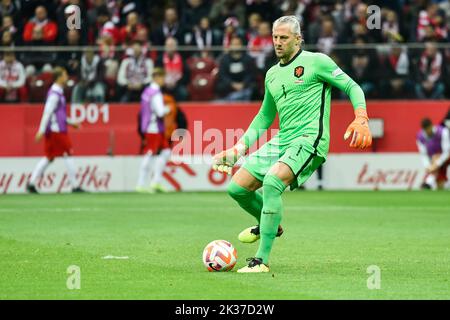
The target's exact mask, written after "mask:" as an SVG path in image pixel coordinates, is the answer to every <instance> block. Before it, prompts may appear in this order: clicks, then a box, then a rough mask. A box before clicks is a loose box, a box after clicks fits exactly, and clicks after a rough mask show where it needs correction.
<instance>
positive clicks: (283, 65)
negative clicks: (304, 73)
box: [280, 49, 302, 67]
mask: <svg viewBox="0 0 450 320" xmlns="http://www.w3.org/2000/svg"><path fill="white" fill-rule="evenodd" d="M300 53H302V49H300V50H298V52H297V53H296V54H295V56H293V57H292V59H291V60H289V61H288V62H287V63H281V61H280V67H286V66H288V65H290V64H291V62H292V61H294V60H295V59H297V57H298V56H299V55H300Z"/></svg>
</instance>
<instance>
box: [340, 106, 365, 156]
mask: <svg viewBox="0 0 450 320" xmlns="http://www.w3.org/2000/svg"><path fill="white" fill-rule="evenodd" d="M352 133H353V136H352V140H351V141H350V147H352V148H361V149H364V148H368V147H370V146H371V145H372V134H371V133H370V129H369V117H368V116H367V112H366V109H364V108H357V109H356V110H355V120H353V122H352V123H351V124H350V125H349V126H348V128H347V131H345V134H344V140H347V139H348V138H349V137H350V135H351V134H352Z"/></svg>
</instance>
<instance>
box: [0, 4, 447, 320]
mask: <svg viewBox="0 0 450 320" xmlns="http://www.w3.org/2000/svg"><path fill="white" fill-rule="evenodd" d="M372 4H374V5H377V6H379V7H380V8H381V11H380V14H381V16H380V18H381V20H380V29H373V30H369V29H368V28H366V26H367V20H368V18H369V15H368V14H367V6H368V5H372ZM39 5H44V6H45V8H46V11H47V13H48V17H49V19H50V20H51V21H54V22H55V24H54V25H52V26H51V27H49V28H48V30H47V32H48V34H47V36H46V40H45V41H44V40H42V39H41V40H36V39H34V40H33V39H32V40H30V38H33V31H32V30H33V26H31V27H29V28H31V29H28V33H27V36H26V37H25V38H27V39H28V41H26V40H25V39H24V32H25V30H26V29H27V23H28V22H30V21H31V22H32V19H33V16H34V14H35V9H36V8H37V7H38V6H39ZM70 5H77V6H79V7H80V8H81V10H80V12H81V28H80V29H79V30H76V31H75V32H72V31H73V30H72V31H71V32H69V30H68V29H67V24H66V22H67V19H69V18H70V17H73V16H72V14H73V7H71V8H70V7H69V6H70ZM169 7H170V8H171V9H169V13H168V12H167V8H169ZM67 8H69V9H67ZM449 8H450V1H425V0H421V1H419V0H418V1H412V0H410V1H408V0H398V1H360V0H342V1H314V0H300V1H289V0H274V1H250V0H249V1H237V0H217V1H207V0H203V1H201V0H197V1H195V0H189V1H187V0H180V1H128V0H123V1H114V0H92V1H77V0H70V1H51V0H49V1H33V0H31V1H25V0H23V1H18V0H16V1H14V0H11V1H8V0H2V1H1V2H0V15H1V18H2V19H1V20H2V28H1V31H0V33H1V41H2V45H1V47H0V48H1V50H2V51H3V52H8V53H10V52H11V51H13V52H15V57H16V60H17V61H19V62H20V63H21V64H22V66H23V70H22V68H20V67H17V68H18V69H17V70H19V71H18V72H17V73H15V74H13V77H12V78H11V79H10V80H12V81H18V82H19V83H20V82H21V81H23V84H22V88H23V89H20V90H10V91H8V92H5V90H0V96H1V97H0V99H1V103H0V271H1V272H0V288H1V289H0V299H246V300H249V299H250V300H254V299H449V297H450V292H449V286H448V281H449V279H450V270H449V265H450V256H449V254H448V253H449V238H448V230H449V228H450V220H449V216H448V213H449V211H450V209H449V201H448V191H444V192H430V191H417V192H415V191H410V190H411V189H413V190H414V189H418V188H419V186H420V184H421V182H422V180H423V178H424V175H425V170H424V168H423V167H422V164H421V161H420V157H419V155H418V153H417V150H416V145H415V136H416V132H417V131H418V130H419V128H420V120H421V119H422V118H423V117H425V116H428V117H430V118H431V119H432V120H433V122H434V123H435V124H437V123H440V122H441V121H442V120H443V118H444V117H445V116H446V114H447V111H448V108H449V107H450V101H449V100H448V99H449V98H450V95H449V90H450V86H449V76H448V71H449V70H448V68H449V66H450V63H449V58H450V47H449V44H448V42H449V41H448V40H449V34H448V30H449V21H450V20H449V19H450V9H449ZM41 11H42V10H41ZM174 12H176V13H177V14H176V15H174ZM254 13H257V15H255V14H254ZM41 14H42V12H41ZM130 14H131V17H133V15H134V16H135V17H136V16H137V17H138V20H139V25H138V26H136V27H135V28H133V29H134V30H135V32H134V31H133V32H132V34H128V32H127V28H126V26H125V24H126V21H127V16H129V15H130ZM283 14H295V15H297V16H298V17H299V18H300V19H301V21H302V29H303V35H304V39H305V48H306V49H308V50H313V51H323V52H326V53H328V54H330V55H331V56H332V57H333V58H334V59H335V60H336V61H337V62H338V63H339V65H340V66H342V68H343V69H344V70H345V71H346V72H348V73H349V74H350V75H351V76H352V77H354V79H355V80H356V81H357V82H358V83H359V84H360V85H361V86H362V88H363V89H364V90H365V93H366V95H367V98H368V110H369V116H370V117H371V119H372V121H371V124H372V125H374V126H375V127H373V132H374V134H376V136H377V138H376V139H375V143H374V146H373V147H372V149H371V150H365V151H354V150H350V148H349V147H348V145H347V143H345V142H344V141H343V140H342V136H343V133H344V130H345V127H346V125H348V124H349V123H350V122H351V121H352V120H353V115H352V108H351V105H350V103H349V101H348V100H347V98H346V97H343V96H342V95H341V94H340V93H339V92H334V93H333V103H332V111H331V112H332V116H331V146H330V148H331V153H330V157H329V159H328V161H327V163H326V164H325V166H324V187H325V188H324V189H325V190H324V191H322V192H316V191H315V188H316V176H313V177H312V178H311V180H310V181H309V182H308V183H307V191H306V192H302V191H298V192H297V191H295V192H286V194H285V195H284V196H283V202H284V205H285V210H286V212H285V214H284V218H283V227H284V228H285V233H284V235H283V237H281V238H279V239H277V241H276V243H275V248H274V250H273V254H272V258H271V259H272V260H271V273H270V274H269V275H267V276H264V275H260V276H261V277H259V275H256V276H258V279H257V280H256V281H255V280H254V279H243V278H242V277H240V275H238V274H237V273H236V272H227V273H208V272H207V271H206V269H205V268H204V266H203V263H202V261H201V260H202V259H201V255H202V250H203V248H204V246H205V245H206V244H207V243H209V242H210V241H211V240H214V239H226V240H229V241H231V242H232V243H233V245H234V246H235V247H236V249H237V252H238V265H237V266H238V267H240V266H241V265H243V264H244V263H245V262H244V259H245V258H246V257H249V256H251V255H252V254H254V249H255V247H254V246H251V245H244V244H241V243H239V242H238V241H237V239H236V236H237V234H238V233H239V232H240V231H241V230H242V229H243V228H244V227H247V226H249V225H250V224H251V223H254V221H252V220H251V218H250V217H249V216H248V215H246V214H244V213H243V212H242V210H241V209H240V208H239V207H238V206H237V205H236V204H235V203H233V201H232V200H231V199H230V198H229V197H228V196H227V195H226V193H224V192H204V191H221V190H224V189H225V188H226V184H227V181H228V179H229V177H227V176H225V175H222V174H219V173H215V172H213V171H212V170H211V168H210V166H209V165H208V164H207V163H206V162H207V160H208V159H209V154H207V155H206V160H205V159H204V158H202V157H201V156H202V155H203V154H202V152H203V151H204V147H207V145H208V143H209V142H210V141H208V140H207V139H199V135H200V136H203V134H206V133H207V132H208V130H215V131H209V132H210V133H211V132H215V133H216V134H217V133H220V134H222V135H224V134H226V131H227V129H245V128H246V126H247V125H248V123H249V121H250V119H251V118H252V117H253V116H254V114H255V113H256V112H257V110H258V107H259V103H260V98H261V96H262V94H263V92H262V91H261V89H262V85H261V84H262V83H263V75H264V70H265V69H267V68H268V66H270V64H271V63H272V62H273V61H274V60H273V59H274V57H273V55H272V54H273V51H271V50H270V48H271V46H272V45H271V43H270V41H271V40H270V37H266V36H262V37H258V32H257V31H256V29H255V28H256V27H257V25H258V24H259V22H258V21H259V20H262V21H269V22H271V21H273V20H274V19H275V18H277V17H278V16H280V15H283ZM167 15H168V16H169V17H168V19H169V20H172V21H178V22H179V24H178V29H177V30H178V31H177V32H176V34H175V38H177V41H178V48H177V50H178V51H179V53H180V55H179V56H178V57H179V58H180V59H181V61H182V62H183V64H182V65H183V67H182V68H181V69H180V64H176V66H173V65H166V64H165V63H164V55H163V54H164V53H167V52H168V51H170V50H172V51H173V46H174V41H171V43H170V41H169V46H167V44H166V43H165V41H164V39H165V37H164V30H166V31H167V29H165V28H164V27H163V26H164V25H163V22H164V19H165V17H166V18H167ZM258 16H259V17H260V18H258ZM7 17H11V18H7ZM175 17H176V18H175ZM202 17H209V18H210V26H211V30H210V31H211V32H209V31H208V32H204V33H203V35H205V36H204V40H203V42H202V40H200V38H199V37H197V36H198V33H196V32H195V29H193V28H194V26H195V25H196V24H197V23H199V21H200V20H201V18H202ZM250 17H252V18H250ZM130 19H131V20H133V19H134V18H130ZM203 20H205V19H203ZM249 20H251V24H250V23H249ZM203 23H204V24H206V25H207V23H206V22H203ZM237 23H238V26H237ZM225 24H226V25H227V26H225ZM262 29H263V30H262V31H263V32H264V28H262ZM266 29H267V28H266ZM225 30H228V32H230V33H231V34H234V33H236V34H237V35H238V36H239V37H240V38H241V39H242V44H243V47H242V52H247V53H248V54H249V55H250V59H251V60H249V59H248V58H246V59H247V60H245V61H246V64H245V66H246V67H249V68H251V70H252V71H251V72H250V71H248V69H247V68H245V69H244V72H243V73H242V74H240V75H239V76H250V80H249V81H248V82H246V88H247V86H248V87H249V88H251V89H252V90H253V91H252V92H251V95H250V96H248V92H246V94H247V95H244V96H245V97H246V99H247V100H248V101H224V100H225V97H226V95H225V93H224V90H225V89H226V88H223V87H220V86H217V85H218V84H224V83H225V81H224V80H223V79H224V78H221V72H220V65H221V61H223V57H224V56H225V55H226V54H227V52H228V51H229V50H230V48H229V40H230V39H231V37H230V36H229V35H228V36H225V37H224V34H225V33H226V31H225ZM25 33H26V32H25ZM37 33H39V32H37ZM206 34H210V36H206ZM256 39H258V40H257V41H256ZM134 40H138V41H139V42H140V43H141V44H142V46H143V48H144V55H145V56H146V57H148V58H149V59H151V61H152V62H153V64H154V66H158V65H159V66H163V67H166V70H167V71H171V72H173V75H174V77H173V78H172V79H168V80H172V83H175V82H176V85H175V86H174V90H175V91H174V92H173V93H174V94H175V95H176V96H177V100H178V102H179V106H180V108H181V110H183V111H184V112H185V113H186V117H187V120H188V129H189V130H190V132H191V134H192V137H194V138H193V140H191V141H187V140H184V141H183V142H184V143H187V144H188V145H190V146H191V147H192V148H191V149H190V152H187V154H185V155H183V156H181V157H179V156H176V157H173V158H172V161H171V162H170V163H169V164H168V166H167V169H166V171H165V173H164V179H165V180H164V184H165V186H166V187H167V188H168V189H170V190H183V191H186V192H170V193H168V194H152V195H149V194H138V193H134V192H129V191H133V190H134V187H135V185H136V180H137V171H138V168H139V163H140V161H141V156H140V155H139V136H138V134H137V130H136V129H137V124H136V120H137V112H138V108H139V102H138V101H133V100H135V99H136V98H135V97H133V96H132V95H131V97H128V95H127V94H126V92H125V91H123V88H121V86H120V84H119V83H118V82H119V81H118V73H119V69H120V64H121V63H122V62H123V61H124V60H125V59H126V58H127V57H128V56H129V55H131V54H132V51H131V50H130V48H132V47H133V44H134V43H135V42H133V41H134ZM189 40H190V41H189ZM170 47H172V49H170ZM263 47H264V48H266V49H267V48H268V50H265V49H263ZM426 47H427V48H428V49H427V50H428V51H427V52H428V53H430V52H431V53H432V54H430V57H431V58H427V57H426V55H424V52H425V49H426ZM434 48H437V50H435V49H434ZM235 49H236V48H235ZM236 50H237V49H236ZM89 51H93V52H95V53H96V54H97V55H98V57H99V61H100V63H101V65H102V68H99V69H100V71H99V76H98V77H95V83H100V84H101V85H100V89H99V90H100V92H103V94H99V95H98V96H95V95H94V96H91V97H90V98H89V99H88V98H86V97H83V98H81V100H82V101H76V99H74V96H73V92H74V90H75V87H76V85H77V84H78V83H80V77H81V74H80V70H79V69H80V67H81V59H82V56H83V55H84V54H88V53H87V52H89ZM251 61H256V62H255V65H254V66H253V65H252V63H251ZM166 62H167V60H166ZM429 62H431V64H429ZM55 65H65V66H66V67H68V69H69V71H70V73H71V75H70V76H71V81H70V82H69V84H68V87H67V88H66V92H65V93H66V96H67V99H68V101H74V100H75V101H74V103H71V108H70V112H69V114H70V115H71V117H72V118H74V119H76V120H81V121H82V128H81V129H80V130H72V129H70V136H71V138H72V140H73V144H74V149H75V161H76V165H77V169H78V176H77V179H78V180H79V182H80V183H81V185H82V187H83V188H85V189H86V190H88V191H91V192H90V193H87V194H69V192H70V187H69V184H68V181H67V175H66V171H65V167H64V165H63V163H62V161H61V160H57V161H55V163H54V164H52V166H51V167H50V168H49V169H48V171H47V172H46V174H45V177H44V178H43V179H42V180H41V181H40V183H39V185H38V187H39V190H40V191H42V192H43V193H45V194H40V195H29V194H21V193H25V190H26V189H25V186H26V183H27V180H28V179H29V177H30V174H31V170H32V169H33V167H34V165H35V164H36V162H37V160H38V157H40V156H42V150H43V145H42V143H41V144H35V143H34V142H33V137H34V135H35V132H36V130H37V128H38V125H39V119H40V116H41V114H42V110H43V105H44V99H45V95H46V91H47V89H48V86H49V85H50V84H51V79H50V73H49V71H50V70H51V68H52V67H54V66H55ZM171 68H172V69H171ZM224 68H225V67H224ZM177 70H178V71H179V70H182V72H181V74H180V73H179V72H178V71H177ZM427 70H428V71H430V72H428V71H427ZM8 72H9V71H8V68H6V67H5V65H4V64H3V63H2V64H0V77H1V76H4V75H5V74H6V75H11V72H9V73H8ZM20 72H22V73H20ZM427 73H431V74H433V76H436V77H434V79H435V80H436V81H435V83H434V86H433V88H434V89H436V91H435V92H434V93H435V95H434V96H432V95H431V94H426V95H425V96H423V95H421V93H423V92H422V91H421V90H419V89H420V88H416V85H417V84H419V83H420V81H421V79H423V77H424V76H425V75H426V74H427ZM174 79H175V80H174ZM2 83H3V82H1V81H0V86H1V85H2ZM101 88H103V89H104V90H103V91H102V90H101ZM97 89H98V88H97ZM416 89H418V90H416ZM6 93H7V94H6ZM241 98H242V96H241ZM78 99H80V98H78ZM129 100H131V101H129ZM199 124H200V126H201V130H200V129H199V127H198V126H199ZM274 127H275V128H276V125H274ZM196 128H197V130H198V132H195V130H196ZM205 136H206V135H205ZM188 142H190V144H189V143H188ZM188 150H189V149H188ZM204 160H205V161H204ZM384 189H388V190H387V191H384ZM336 190H339V191H336ZM355 190H357V191H355ZM359 190H361V191H359ZM363 190H370V191H373V190H380V191H377V192H366V191H363ZM393 190H397V191H393ZM110 191H114V192H111V193H109V192H110ZM123 191H125V192H123ZM188 191H190V192H188ZM196 191H201V192H196ZM5 193H8V194H6V195H5ZM9 193H16V194H11V195H9ZM374 267H375V268H379V270H380V271H381V282H379V283H378V284H380V283H381V287H380V286H379V287H377V283H376V282H371V281H372V280H371V279H372V276H373V274H372V273H371V271H370V270H374V269H373V268H374ZM74 270H79V271H80V272H81V282H80V281H78V285H80V286H79V287H77V281H76V279H75V281H72V280H73V279H74V277H75V276H76V272H75V271H74ZM74 272H75V273H74ZM114 310H115V309H114ZM151 311H152V312H153V309H152V310H151ZM168 312H169V311H168ZM170 312H171V314H172V315H173V310H172V311H170ZM167 318H169V316H168V317H167Z"/></svg>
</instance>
